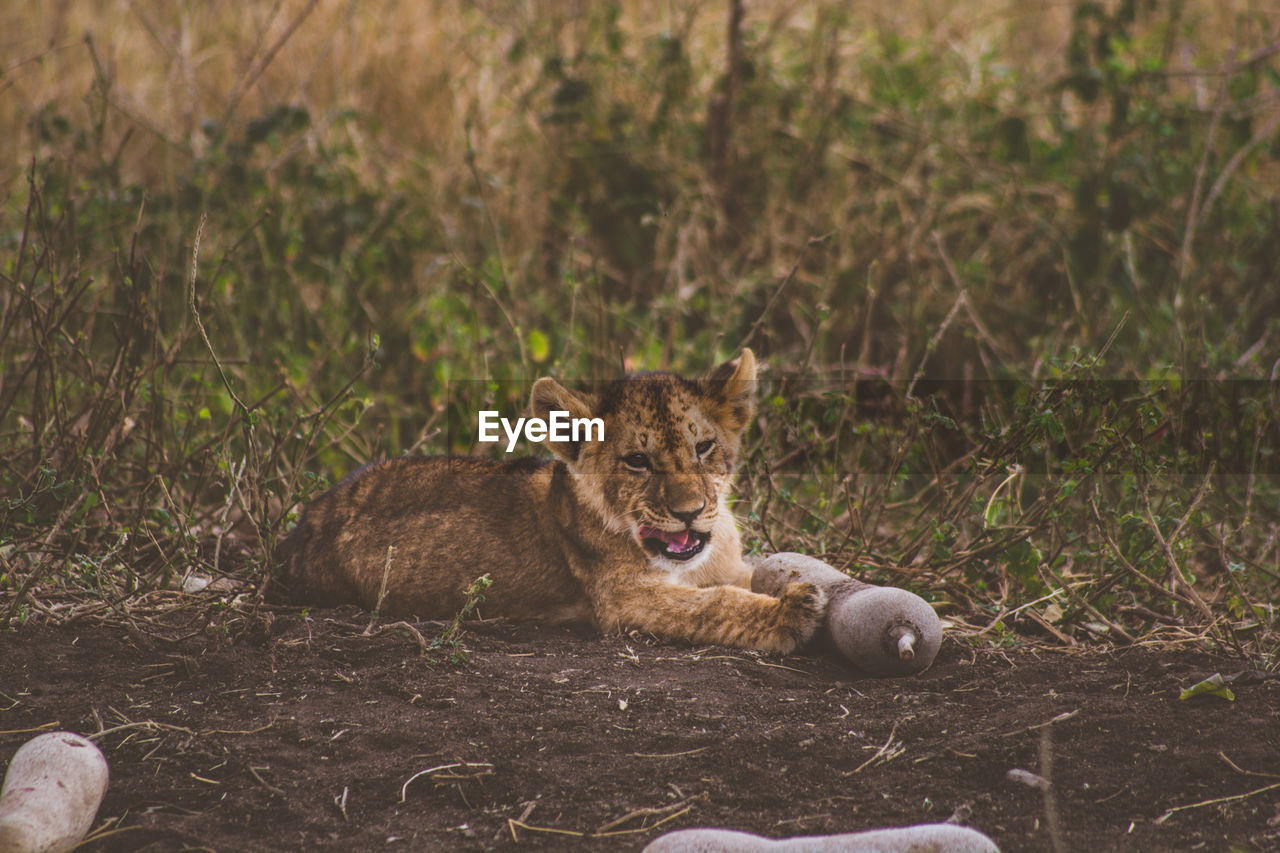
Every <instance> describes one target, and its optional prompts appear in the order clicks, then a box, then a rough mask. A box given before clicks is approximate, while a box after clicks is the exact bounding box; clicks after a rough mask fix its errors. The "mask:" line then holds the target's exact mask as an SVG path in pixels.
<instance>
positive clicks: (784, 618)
mask: <svg viewBox="0 0 1280 853" xmlns="http://www.w3.org/2000/svg"><path fill="white" fill-rule="evenodd" d="M778 608H779V617H780V619H779V629H780V633H781V634H782V637H783V643H784V646H785V647H784V648H782V649H781V651H782V652H783V653H787V652H792V651H795V650H796V649H798V648H799V647H800V646H803V645H804V644H805V643H807V642H809V640H811V639H813V635H814V634H816V633H817V632H818V628H819V627H820V626H821V625H822V620H823V618H825V616H826V614H827V594H826V592H824V591H823V590H822V588H821V587H819V586H816V585H814V584H811V583H789V584H787V585H786V587H784V588H783V590H782V595H781V596H779V598H778Z"/></svg>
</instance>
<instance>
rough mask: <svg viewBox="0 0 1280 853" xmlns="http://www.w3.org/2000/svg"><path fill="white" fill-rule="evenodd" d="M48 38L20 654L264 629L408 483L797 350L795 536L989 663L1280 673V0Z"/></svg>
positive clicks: (77, 12) (20, 52)
mask: <svg viewBox="0 0 1280 853" xmlns="http://www.w3.org/2000/svg"><path fill="white" fill-rule="evenodd" d="M0 23H2V24H3V27H4V32H5V34H6V35H5V44H6V50H5V51H4V58H3V60H0V125H2V126H3V127H5V128H7V129H8V132H7V133H5V134H4V135H3V136H0V163H3V166H4V168H3V171H2V172H0V243H2V244H3V249H2V251H0V273H2V276H3V278H2V281H3V287H0V359H2V364H3V379H2V380H0V495H2V496H3V502H2V503H0V625H9V626H14V625H18V624H22V623H24V622H26V621H29V620H32V619H35V620H38V621H42V620H55V621H65V620H68V619H74V618H102V619H111V620H128V621H131V622H134V623H135V624H136V623H138V622H139V621H140V620H141V621H142V622H145V621H146V620H148V619H155V618H160V617H161V616H163V615H164V614H166V613H171V612H173V611H174V609H175V608H184V609H185V608H196V609H197V610H199V611H200V612H203V613H206V614H210V615H212V616H219V614H221V615H220V616H219V618H230V617H227V616H226V614H227V613H232V612H242V608H241V607H239V606H238V605H240V604H246V603H247V604H250V605H252V604H254V603H255V602H257V601H258V600H259V598H260V596H261V594H262V593H263V592H264V591H265V590H266V588H267V587H269V585H270V580H269V579H270V575H271V563H270V556H271V553H272V550H273V548H274V545H275V542H276V541H277V540H278V538H279V537H280V536H281V535H282V534H283V533H284V532H285V531H286V530H287V529H288V526H289V525H290V523H291V517H292V516H293V514H294V513H295V512H296V506H297V504H298V502H299V501H300V500H303V499H305V498H306V497H307V496H308V495H312V494H314V493H315V492H316V491H317V490H318V489H320V488H322V487H324V486H325V485H326V484H328V483H329V482H332V481H333V480H335V479H336V478H337V477H339V476H341V475H342V473H344V472H345V471H348V470H350V469H352V468H354V467H356V466H357V465H358V464H360V463H362V462H364V461H366V460H368V459H371V458H375V457H377V456H382V455H390V454H398V453H402V452H409V451H415V452H446V451H452V452H470V451H473V450H475V449H476V448H475V446H474V444H473V443H472V438H473V432H472V431H471V430H469V429H468V426H467V425H468V424H470V423H471V422H472V421H473V420H474V416H475V415H474V413H475V412H476V411H477V410H478V409H480V408H497V409H501V410H505V411H506V412H510V413H513V414H514V413H515V412H516V411H518V410H520V409H522V408H523V406H524V403H525V399H526V396H525V395H526V394H527V388H528V385H529V383H530V382H531V381H532V379H533V378H535V377H536V376H538V375H542V374H547V373H550V374H555V375H559V376H562V377H564V378H566V379H568V380H570V381H578V380H581V381H589V380H597V379H603V378H607V377H610V376H613V375H616V374H617V373H618V372H619V371H620V370H621V369H623V367H624V366H625V367H626V368H627V369H633V368H659V367H670V368H672V369H676V370H680V371H686V372H697V371H701V370H704V369H706V368H708V367H710V366H711V365H713V364H714V363H716V362H717V361H718V360H720V359H723V358H727V357H731V356H732V355H734V354H735V353H736V352H737V351H738V350H739V349H740V348H741V346H743V345H750V346H752V347H753V348H754V349H755V351H756V352H757V354H758V355H760V356H761V357H762V358H763V359H764V360H765V361H766V362H767V363H768V364H769V366H770V372H769V373H768V374H767V375H766V381H765V382H764V383H762V389H761V415H760V418H759V423H758V426H757V427H756V428H755V429H754V430H753V432H752V434H751V438H750V441H749V446H748V452H747V456H746V459H745V461H744V466H743V476H742V483H741V488H740V493H741V499H740V501H739V514H740V516H741V517H742V518H743V519H744V521H745V522H746V526H747V538H748V540H749V542H750V543H751V544H752V547H754V548H759V549H762V550H781V549H791V550H803V551H808V552H810V553H814V554H819V555H823V556H825V557H826V558H827V559H828V560H830V561H831V562H833V563H834V564H836V565H838V566H840V567H841V568H844V569H846V570H848V571H850V572H853V573H855V574H857V575H859V576H860V577H863V578H865V579H867V580H871V581H878V582H884V583H893V584H896V585H901V586H906V587H909V588H912V589H914V590H916V591H918V592H920V593H921V594H924V595H926V596H927V597H929V598H930V599H931V600H933V601H934V603H935V604H936V605H937V606H938V607H939V608H940V609H941V610H942V611H943V612H944V614H946V615H947V616H948V618H950V619H951V620H952V623H953V625H954V626H955V629H956V631H957V633H958V635H962V636H968V637H970V638H971V639H972V641H974V642H982V641H991V642H1019V641H1024V640H1026V639H1028V638H1036V639H1038V640H1040V641H1044V642H1049V643H1055V644H1068V645H1069V644H1074V643H1079V642H1089V641H1097V640H1103V641H1108V642H1116V643H1133V642H1144V641H1154V640H1161V641H1168V642H1177V643H1210V644H1216V645H1221V646H1223V647H1226V648H1230V649H1235V650H1239V651H1242V652H1245V653H1248V654H1250V655H1259V656H1261V657H1262V658H1263V659H1265V660H1267V661H1269V662H1274V660H1275V654H1276V650H1277V647H1278V644H1277V633H1276V621H1275V620H1276V614H1275V610H1274V604H1273V602H1274V601H1275V599H1276V597H1277V596H1276V592H1277V581H1278V579H1280V460H1278V459H1277V448H1280V426H1278V424H1277V409H1278V407H1277V394H1278V391H1277V375H1278V373H1280V221H1278V219H1280V159H1278V155H1280V131H1278V126H1280V9H1277V8H1276V7H1275V6H1274V4H1272V3H1269V2H1262V0H1225V2H1217V3H1204V2H1192V0H1108V2H1101V3H1099V2H1092V0H1061V2H1053V3H1047V2H1036V3H1028V2H1020V0H954V2H946V3H941V2H928V1H927V0H901V2H897V3H893V4H882V3H871V2H846V0H814V2H766V0H760V2H752V3H742V2H737V1H736V0H721V2H675V0H672V2H668V3H663V4H650V3H640V2H587V0H580V2H558V3H536V4H529V3H516V2H503V0H493V1H492V2H480V1H479V0H477V2H471V3H425V4H424V3H398V2H379V3H364V4H357V3H355V2H337V0H309V1H308V2H304V1H303V0H278V2H271V3H267V2H256V0H255V2H248V3H229V2H221V0H215V1H214V2H176V3H172V2H156V0H131V2H110V3H109V2H103V3H69V2H59V3H40V4H7V5H6V6H5V7H4V9H3V10H0ZM195 576H199V577H202V578H206V579H207V578H210V577H214V578H225V579H229V580H230V581H233V582H234V583H231V584H225V583H223V584H215V586H214V587H212V588H210V589H215V588H224V590H225V588H226V587H228V586H230V587H231V592H225V591H224V592H222V593H220V594H214V593H211V592H210V591H209V590H206V591H205V592H203V593H200V594H198V595H197V594H194V593H191V592H190V591H189V590H192V589H194V588H195V587H196V586H198V585H199V584H198V583H195V584H193V582H192V581H193V578H194V577H195ZM233 605H236V606H233Z"/></svg>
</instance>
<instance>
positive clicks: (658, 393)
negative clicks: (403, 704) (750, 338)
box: [281, 350, 826, 652]
mask: <svg viewBox="0 0 1280 853" xmlns="http://www.w3.org/2000/svg"><path fill="white" fill-rule="evenodd" d="M755 376H756V365H755V357H754V356H753V355H752V353H751V351H750V350H743V352H742V355H741V356H740V357H739V358H738V359H736V360H735V361H731V362H727V363H725V364H723V365H721V366H720V367H718V368H716V369H715V370H713V371H712V372H711V373H709V374H707V375H706V376H704V377H702V378H701V379H697V380H690V379H685V378H682V377H679V376H675V375H673V374H668V373H647V374H636V375H631V376H625V377H623V378H621V379H617V380H614V381H613V382H612V383H610V384H609V385H608V386H606V387H605V388H604V389H602V390H601V391H600V393H598V394H588V393H582V392H574V391H570V390H568V389H566V388H564V387H563V386H561V385H560V384H559V383H558V382H556V381H555V380H553V379H539V380H538V381H537V382H536V383H535V384H534V387H533V394H532V400H531V409H532V412H533V414H534V415H536V416H538V417H542V418H547V417H548V416H549V412H550V411H551V410H555V409H559V410H566V411H568V412H569V413H570V415H571V416H572V417H599V418H602V419H603V420H604V424H605V429H604V440H603V441H596V442H581V443H578V444H574V443H572V442H560V443H557V442H549V444H550V446H551V449H552V451H553V452H554V453H555V456H556V458H555V459H554V460H552V461H545V460H535V459H521V460H517V461H514V462H505V461H493V460H488V459H479V458H473V457H405V458H401V459H394V460H387V461H382V462H376V463H372V464H370V465H366V466H365V467H364V468H362V469H360V470H359V471H356V472H355V473H354V474H352V475H350V476H348V477H347V478H346V479H345V480H343V481H342V482H341V483H339V484H338V485H337V486H335V487H334V488H332V489H330V490H329V491H328V492H326V493H325V494H323V495H321V496H320V497H319V498H318V499H316V500H315V501H314V502H313V503H312V504H311V505H310V506H308V507H307V509H306V510H305V512H304V513H303V515H302V518H301V520H300V521H299V523H298V525H297V527H296V528H294V530H293V532H292V533H291V534H290V535H289V537H288V539H287V540H286V541H285V542H284V543H283V545H282V546H281V556H282V563H283V566H284V578H285V582H286V584H287V586H288V587H289V590H290V593H291V595H292V596H293V598H294V599H295V600H296V601H299V602H305V603H313V604H321V605H336V604H344V603H356V604H359V605H361V606H363V607H365V608H368V609H371V610H372V609H376V608H378V604H379V601H378V598H379V593H380V591H381V590H382V589H383V581H384V574H385V579H386V586H385V590H386V593H385V598H384V600H383V601H382V606H381V608H380V609H381V612H382V613H383V614H385V615H387V616H392V617H416V618H420V619H442V618H448V617H451V616H453V615H454V614H455V613H457V612H458V610H459V609H460V608H461V607H462V605H463V602H464V601H465V592H466V589H467V587H468V585H469V584H470V582H471V581H472V580H473V579H474V578H476V577H477V576H479V575H483V574H487V575H489V577H490V579H491V581H492V585H491V586H490V587H489V589H488V591H487V593H486V600H485V602H484V603H483V604H482V605H481V607H480V610H479V615H482V616H489V617H491V616H506V617H510V618H513V619H534V620H541V621H547V622H553V623H566V622H587V623H591V624H594V625H595V626H596V627H598V628H599V629H600V630H603V631H620V630H625V629H630V628H638V629H641V630H644V631H649V632H652V633H654V634H657V635H660V636H663V637H667V638H670V639H675V640H683V641H686V642H690V643H717V644H722V645H729V646H739V647H743V648H757V649H764V650H769V651H778V652H789V651H791V650H793V649H795V648H796V647H797V646H799V645H801V644H802V643H804V642H806V641H807V640H808V639H809V638H810V637H811V636H812V635H813V633H814V631H815V630H816V629H817V627H818V625H819V624H820V622H821V620H822V616H823V610H824V608H825V605H826V597H825V595H824V594H823V593H822V591H821V590H820V589H818V588H817V587H815V586H813V585H812V584H792V585H790V586H788V587H787V588H786V589H785V590H784V591H783V593H782V595H781V597H780V598H773V597H771V596H767V595H760V594H757V593H753V592H750V591H749V590H748V589H747V587H749V586H750V579H751V572H750V569H748V568H747V567H746V566H745V565H744V563H743V560H742V549H741V545H740V544H739V539H738V528H737V524H736V523H735V521H734V519H733V516H732V514H731V513H730V511H729V507H728V502H727V499H728V495H729V490H730V486H731V482H732V479H733V471H734V466H735V464H736V461H737V456H738V450H739V439H740V437H741V435H742V432H743V430H744V429H745V428H746V426H747V425H748V423H749V422H750V421H751V419H752V417H753V415H754V411H755V406H754V384H755V381H754V380H755ZM708 441H709V442H712V444H711V447H710V450H707V449H706V445H705V442H708ZM700 443H704V444H703V450H704V453H703V454H701V455H699V453H698V448H699V444H700ZM636 453H643V454H645V460H646V461H647V463H648V464H647V466H642V467H641V468H640V469H639V470H636V467H635V466H634V465H630V466H629V465H628V464H627V463H626V462H624V460H626V459H630V460H631V461H632V462H634V461H635V459H636V458H637V457H634V456H632V454H636ZM642 523H644V524H647V525H651V526H654V527H658V528H661V529H662V530H665V531H668V532H672V531H680V530H684V529H686V527H687V529H689V530H691V531H696V532H697V533H699V534H708V535H709V537H710V538H709V539H708V540H707V541H706V542H705V544H704V546H703V549H702V551H701V552H700V553H698V554H697V555H696V556H694V557H693V558H692V559H689V560H687V561H679V560H676V559H673V558H672V557H671V556H670V555H669V554H665V553H654V550H653V549H654V548H658V549H660V548H661V544H660V543H659V544H657V545H654V544H653V543H652V542H651V543H650V549H649V550H647V549H646V547H645V544H644V543H642V541H641V539H640V538H639V530H640V526H641V524H642ZM388 561H390V562H389V569H388Z"/></svg>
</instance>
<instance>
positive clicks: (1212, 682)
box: [1178, 672, 1236, 702]
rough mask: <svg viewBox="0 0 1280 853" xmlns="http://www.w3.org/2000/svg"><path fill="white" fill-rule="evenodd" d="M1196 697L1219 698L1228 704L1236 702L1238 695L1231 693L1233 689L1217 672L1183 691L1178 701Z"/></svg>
mask: <svg viewBox="0 0 1280 853" xmlns="http://www.w3.org/2000/svg"><path fill="white" fill-rule="evenodd" d="M1196 696H1219V697H1221V698H1223V699H1226V700H1227V701H1228V702H1234V701H1236V694H1234V693H1232V692H1231V688H1230V687H1228V686H1227V682H1226V681H1225V680H1224V679H1223V677H1222V673H1220V672H1215V673H1214V674H1213V675H1211V676H1209V677H1208V678H1206V679H1205V680H1204V681H1201V682H1200V683H1199V684H1194V685H1192V686H1191V687H1188V688H1187V689H1186V690H1183V691H1182V692H1181V693H1180V694H1178V699H1180V700H1186V699H1192V698H1194V697H1196Z"/></svg>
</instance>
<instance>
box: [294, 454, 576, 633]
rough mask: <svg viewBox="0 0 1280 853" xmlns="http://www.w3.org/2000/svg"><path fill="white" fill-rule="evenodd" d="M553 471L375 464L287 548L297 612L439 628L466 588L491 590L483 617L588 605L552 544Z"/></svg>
mask: <svg viewBox="0 0 1280 853" xmlns="http://www.w3.org/2000/svg"><path fill="white" fill-rule="evenodd" d="M552 473H553V465H552V464H551V463H547V462H544V461H541V460H536V459H522V460H518V461H515V462H498V461H494V460H489V459H479V458H474V457H466V456H463V457H443V456H429V457H428V456H419V457H401V458H398V459H389V460H384V461H381V462H373V463H370V464H368V465H365V466H364V467H363V468H360V469H359V470H357V471H355V472H353V473H352V474H350V475H348V476H347V477H346V478H345V479H344V480H342V482H340V483H338V484H337V485H336V486H334V487H333V488H331V489H329V491H327V492H325V493H324V494H323V495H321V496H320V497H319V498H317V499H316V500H315V501H313V502H312V503H311V504H309V505H308V506H307V507H306V509H305V510H304V511H303V514H302V517H301V519H300V520H299V522H298V525H297V526H296V527H295V528H294V529H293V531H292V532H291V533H290V534H289V536H288V538H287V539H286V540H285V541H284V542H283V543H282V544H281V546H280V553H279V557H280V562H281V563H282V565H283V568H284V580H285V583H286V585H287V587H288V589H289V595H290V597H291V598H292V599H293V600H294V601H296V602H298V603H309V604H319V605H328V606H332V605H338V604H352V603H354V604H359V605H361V606H362V607H365V608H367V609H370V610H372V609H375V608H377V607H378V595H379V591H380V589H381V588H382V584H383V575H384V571H386V570H387V565H388V563H387V561H388V549H389V548H392V549H394V550H392V551H390V570H389V574H388V577H387V584H386V587H387V589H388V590H389V592H388V593H387V596H386V598H385V599H384V601H383V603H382V607H381V608H380V610H381V612H382V613H384V614H386V615H388V616H405V617H408V616H416V617H418V618H422V619H442V618H447V617H449V616H452V615H453V614H454V613H456V612H457V611H458V609H459V608H460V607H461V606H462V604H463V602H464V601H465V597H466V589H467V587H468V586H469V585H470V583H471V581H472V580H473V579H475V578H476V577H478V576H479V575H482V574H488V575H489V576H490V578H491V581H492V585H491V587H490V589H489V591H488V592H487V593H486V603H485V604H484V605H483V606H482V608H481V612H482V614H483V615H487V616H515V617H518V618H539V617H545V616H546V615H547V614H546V613H543V612H540V611H541V610H542V609H545V608H548V607H551V608H554V607H556V606H557V604H556V602H558V605H559V606H562V605H563V603H564V602H565V601H566V600H572V599H574V598H575V597H578V596H581V593H580V592H578V591H576V586H577V584H576V582H574V581H573V579H572V576H571V575H569V573H568V571H567V569H566V568H565V566H564V560H563V557H562V555H559V554H558V553H557V550H558V549H557V546H556V543H555V541H554V539H553V538H552V537H549V536H548V532H549V529H550V524H549V520H548V519H546V518H545V517H544V516H545V508H544V507H545V501H546V494H547V490H548V489H549V487H550V482H551V477H552Z"/></svg>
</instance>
